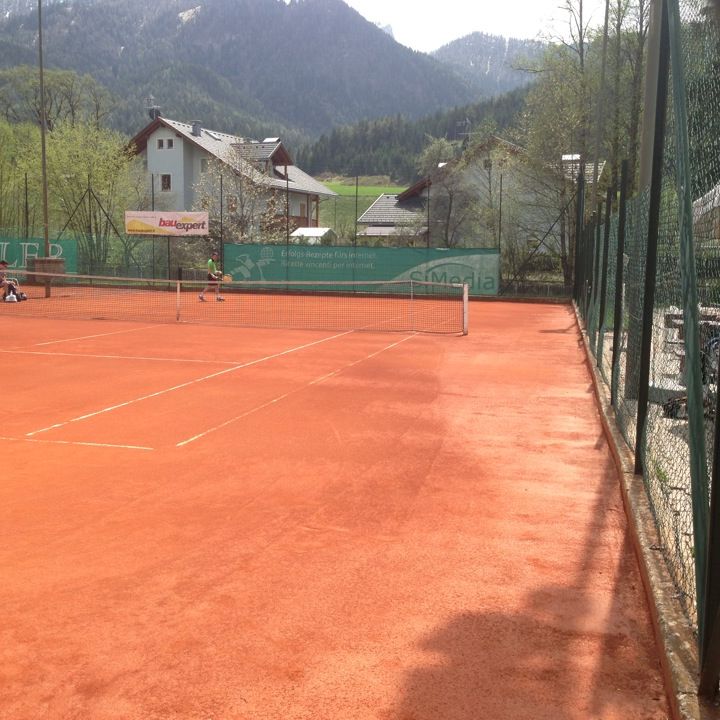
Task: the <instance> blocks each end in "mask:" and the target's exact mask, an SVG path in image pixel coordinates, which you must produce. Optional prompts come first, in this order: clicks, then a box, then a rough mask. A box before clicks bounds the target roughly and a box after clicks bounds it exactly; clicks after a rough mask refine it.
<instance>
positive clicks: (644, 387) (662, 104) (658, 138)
mask: <svg viewBox="0 0 720 720" xmlns="http://www.w3.org/2000/svg"><path fill="white" fill-rule="evenodd" d="M660 5H661V19H660V56H659V60H658V63H659V64H658V68H659V72H658V75H657V92H656V96H655V103H656V104H655V126H654V139H653V153H652V173H651V178H650V207H649V210H648V233H647V250H646V253H645V295H644V298H643V314H642V325H641V327H642V337H641V344H640V368H639V379H638V406H637V423H636V428H635V429H636V432H635V474H636V475H642V471H643V459H644V458H643V454H644V453H643V440H644V438H645V423H646V421H647V413H648V399H649V395H650V388H649V385H650V352H651V349H652V347H651V346H652V330H653V310H654V306H655V281H656V276H657V241H658V234H659V231H660V205H661V202H662V171H663V168H662V165H663V160H664V159H665V123H666V118H667V100H668V74H669V70H670V36H669V33H668V23H667V0H661V3H660Z"/></svg>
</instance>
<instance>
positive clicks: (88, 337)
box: [34, 325, 155, 347]
mask: <svg viewBox="0 0 720 720" xmlns="http://www.w3.org/2000/svg"><path fill="white" fill-rule="evenodd" d="M152 327H155V326H154V325H144V326H143V327H138V328H129V329H127V330H113V331H112V332H106V333H97V334H96V335H81V336H80V337H73V338H63V339H62V340H48V341H47V342H41V343H35V346H34V347H42V346H43V345H57V344H58V343H66V342H75V341H76V340H92V339H93V338H99V337H105V336H107V335H122V334H123V333H130V332H138V330H149V329H150V328H152Z"/></svg>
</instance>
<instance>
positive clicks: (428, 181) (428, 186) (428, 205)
mask: <svg viewBox="0 0 720 720" xmlns="http://www.w3.org/2000/svg"><path fill="white" fill-rule="evenodd" d="M431 185H432V182H430V178H428V179H427V246H428V250H429V249H430V186H431Z"/></svg>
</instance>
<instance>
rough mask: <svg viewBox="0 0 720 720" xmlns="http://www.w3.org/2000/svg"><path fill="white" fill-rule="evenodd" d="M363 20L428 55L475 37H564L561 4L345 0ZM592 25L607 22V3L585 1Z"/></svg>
mask: <svg viewBox="0 0 720 720" xmlns="http://www.w3.org/2000/svg"><path fill="white" fill-rule="evenodd" d="M345 3H346V4H347V5H349V6H350V7H351V8H353V9H355V10H357V11H358V12H359V13H360V14H361V15H362V16H363V17H364V18H365V19H366V20H369V21H370V22H372V23H378V24H379V25H381V26H385V25H390V26H391V27H392V30H393V35H394V37H395V40H397V42H399V43H401V44H402V45H406V46H407V47H410V48H412V49H413V50H420V51H422V52H431V51H433V50H437V49H438V48H440V47H442V46H443V45H446V44H447V43H449V42H452V41H453V40H457V39H458V38H460V37H463V36H464V35H470V33H473V32H484V33H487V34H489V35H501V36H503V37H513V38H530V39H545V38H547V37H548V36H554V37H563V36H565V37H566V36H567V27H568V23H567V17H568V15H567V11H563V10H562V7H564V6H565V1H564V0H431V1H427V0H422V1H421V0H345ZM584 4H585V8H584V15H586V16H589V19H590V23H591V25H592V26H598V27H601V26H602V25H603V23H604V20H605V0H584Z"/></svg>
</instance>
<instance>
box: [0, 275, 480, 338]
mask: <svg viewBox="0 0 720 720" xmlns="http://www.w3.org/2000/svg"><path fill="white" fill-rule="evenodd" d="M13 274H15V275H16V276H17V280H18V281H19V283H20V286H21V290H22V291H23V292H24V293H25V294H26V295H27V297H28V300H27V302H19V303H6V302H3V303H0V312H3V314H5V315H21V316H27V317H45V318H62V319H73V320H75V319H77V320H80V319H103V320H134V321H140V322H164V323H169V322H187V323H207V324H213V325H230V326H237V327H259V328H288V329H312V330H371V331H389V332H423V333H447V334H467V331H468V287H467V285H463V284H459V283H431V282H421V281H415V280H389V281H354V282H339V281H326V282H321V281H314V280H313V281H293V280H290V281H267V282H266V281H241V282H237V281H223V282H222V283H221V286H220V288H219V289H220V293H219V295H220V297H222V298H223V300H222V301H218V300H217V293H216V291H215V289H214V288H209V289H208V290H207V291H205V292H204V293H203V297H204V300H205V301H204V302H203V301H201V300H200V295H201V292H202V291H203V289H204V288H205V286H206V285H207V283H206V282H200V281H197V280H146V279H136V278H114V277H101V276H92V275H58V274H52V273H39V272H33V273H26V274H24V275H23V274H18V273H13Z"/></svg>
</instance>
